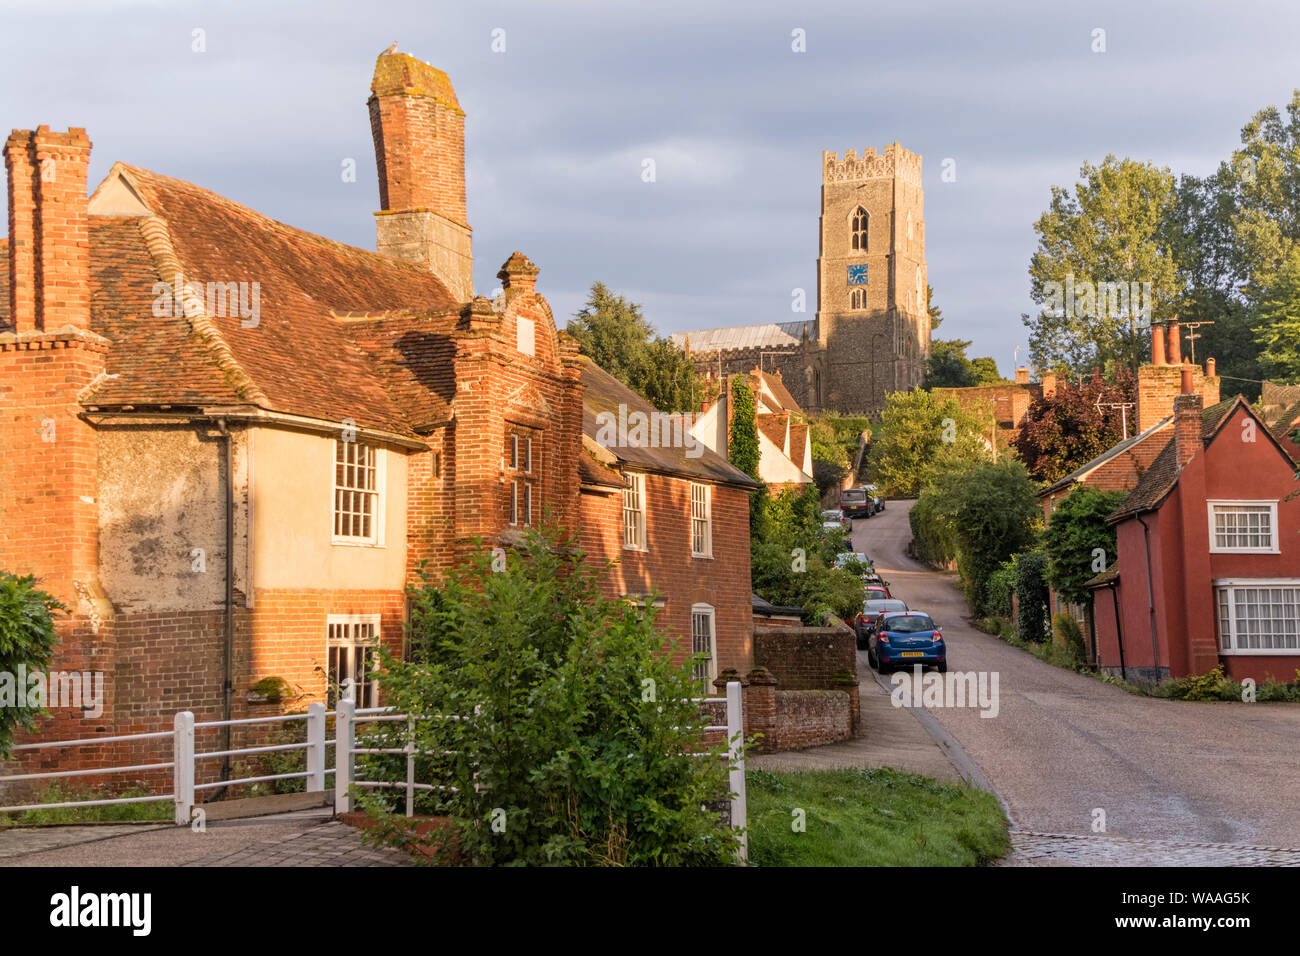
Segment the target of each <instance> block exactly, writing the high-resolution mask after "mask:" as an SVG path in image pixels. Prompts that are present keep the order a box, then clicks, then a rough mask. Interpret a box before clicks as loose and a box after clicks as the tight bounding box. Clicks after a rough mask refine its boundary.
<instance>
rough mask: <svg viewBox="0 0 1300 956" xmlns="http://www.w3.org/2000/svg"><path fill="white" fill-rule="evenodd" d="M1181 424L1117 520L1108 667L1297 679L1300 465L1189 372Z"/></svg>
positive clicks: (1105, 653)
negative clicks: (1212, 401)
mask: <svg viewBox="0 0 1300 956" xmlns="http://www.w3.org/2000/svg"><path fill="white" fill-rule="evenodd" d="M1180 390H1181V391H1180V394H1179V395H1178V396H1177V398H1176V400H1175V409H1174V420H1173V427H1172V434H1171V436H1170V437H1169V438H1168V440H1167V441H1166V442H1165V444H1164V446H1163V448H1162V449H1161V451H1160V453H1159V454H1158V455H1157V456H1156V458H1155V460H1154V461H1153V462H1152V464H1151V466H1150V467H1149V468H1148V469H1147V470H1146V471H1145V473H1144V474H1143V475H1142V477H1141V478H1140V479H1139V480H1138V482H1137V484H1136V486H1135V487H1134V488H1133V490H1132V491H1131V492H1130V494H1129V495H1128V497H1127V498H1126V499H1125V500H1124V501H1123V502H1122V503H1121V504H1120V505H1119V507H1118V508H1116V510H1115V511H1114V512H1113V513H1112V515H1111V516H1110V519H1109V520H1110V522H1111V523H1113V524H1114V525H1115V526H1116V537H1117V552H1118V555H1117V559H1116V561H1115V563H1114V564H1113V565H1112V567H1110V568H1109V569H1108V570H1107V571H1106V572H1104V573H1103V574H1100V575H1098V576H1097V577H1096V578H1094V579H1093V580H1092V582H1090V584H1091V586H1092V588H1093V608H1094V615H1095V619H1096V633H1097V655H1098V664H1099V666H1100V667H1101V669H1102V670H1103V671H1105V672H1106V673H1110V674H1115V675H1116V676H1120V675H1122V676H1124V677H1126V678H1127V679H1129V680H1134V681H1137V682H1144V683H1151V682H1155V681H1158V680H1162V679H1164V678H1167V677H1180V676H1184V675H1187V674H1200V673H1205V672H1206V671H1209V670H1211V669H1213V668H1214V667H1215V666H1216V665H1218V664H1220V663H1222V664H1223V665H1224V668H1225V670H1226V671H1227V673H1228V674H1230V675H1231V676H1233V677H1235V678H1237V679H1242V678H1245V677H1251V678H1254V679H1255V680H1256V681H1263V680H1265V679H1266V678H1268V677H1272V678H1274V679H1276V680H1281V681H1293V680H1295V671H1296V668H1297V666H1300V540H1298V539H1297V534H1296V532H1297V531H1298V530H1300V499H1297V498H1293V497H1291V496H1292V495H1293V494H1294V492H1295V490H1296V487H1297V486H1296V479H1295V471H1296V462H1295V459H1294V458H1293V457H1292V455H1291V453H1290V452H1289V451H1288V450H1287V448H1286V447H1284V445H1283V444H1282V443H1281V442H1279V441H1278V440H1277V438H1276V436H1274V435H1273V433H1272V432H1270V430H1269V429H1268V427H1267V425H1266V424H1265V422H1264V420H1263V418H1262V417H1261V416H1260V415H1259V414H1257V413H1256V411H1255V410H1254V409H1253V408H1252V407H1251V406H1250V404H1249V403H1248V402H1246V400H1245V399H1244V398H1242V397H1241V396H1240V395H1238V396H1236V397H1235V398H1233V399H1231V400H1229V401H1225V402H1221V403H1219V404H1217V405H1214V406H1212V407H1210V408H1205V407H1204V402H1203V399H1202V396H1201V395H1200V394H1198V392H1197V390H1196V383H1195V380H1194V369H1193V368H1192V367H1190V366H1185V367H1183V368H1182V369H1181V386H1180Z"/></svg>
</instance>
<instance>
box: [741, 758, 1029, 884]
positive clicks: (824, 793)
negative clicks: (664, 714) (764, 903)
mask: <svg viewBox="0 0 1300 956" xmlns="http://www.w3.org/2000/svg"><path fill="white" fill-rule="evenodd" d="M746 782H747V787H746V789H747V795H748V803H749V860H750V863H751V864H754V865H757V866H980V865H982V864H985V863H988V862H990V861H992V860H996V859H998V858H999V857H1001V856H1003V855H1004V854H1005V853H1006V852H1007V850H1008V848H1009V847H1010V842H1009V840H1008V837H1007V821H1006V818H1005V817H1004V816H1003V815H1002V808H1001V807H1000V806H999V805H998V801H997V798H996V797H994V796H993V795H992V794H990V793H985V792H984V791H983V790H977V789H975V788H973V787H965V786H954V785H951V784H946V783H941V782H940V781H938V780H932V779H930V778H929V777H922V776H918V775H917V774H910V773H900V772H898V771H896V770H889V769H866V770H809V771H790V772H769V771H763V770H751V771H749V773H748V774H747V775H746ZM798 810H802V811H803V821H804V825H805V830H804V832H796V831H795V830H794V828H793V825H794V824H795V822H796V820H797V819H798V818H799V815H798V814H796V812H795V811H798Z"/></svg>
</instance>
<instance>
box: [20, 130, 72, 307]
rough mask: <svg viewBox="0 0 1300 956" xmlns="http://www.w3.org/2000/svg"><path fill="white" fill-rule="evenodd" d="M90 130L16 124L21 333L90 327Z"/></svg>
mask: <svg viewBox="0 0 1300 956" xmlns="http://www.w3.org/2000/svg"><path fill="white" fill-rule="evenodd" d="M89 162H90V140H89V139H88V138H87V137H86V131H85V130H84V129H79V128H76V127H74V128H72V129H69V130H68V131H67V132H66V133H55V132H51V131H50V128H49V127H48V126H41V127H38V128H37V129H35V130H17V129H16V130H14V131H13V132H12V133H10V134H9V139H8V140H7V141H6V142H5V169H6V170H7V172H8V182H9V314H10V321H11V322H12V323H13V331H15V332H54V331H57V330H59V329H65V328H73V329H88V328H90V224H89V219H88V215H89V213H88V205H87V203H88V201H87V198H86V167H87V165H88V164H89Z"/></svg>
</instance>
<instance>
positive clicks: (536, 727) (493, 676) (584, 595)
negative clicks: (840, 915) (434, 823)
mask: <svg viewBox="0 0 1300 956" xmlns="http://www.w3.org/2000/svg"><path fill="white" fill-rule="evenodd" d="M572 545H573V542H572V541H569V540H564V539H561V538H560V537H559V536H558V535H557V534H556V533H554V532H550V531H548V532H546V533H541V532H537V531H532V532H529V534H528V535H527V537H526V539H525V541H524V543H523V544H522V545H520V546H519V547H517V548H515V549H513V550H511V551H510V552H509V553H507V554H506V556H505V567H504V570H498V571H496V572H494V571H493V568H492V554H491V551H490V550H488V549H487V548H483V549H482V550H480V551H479V552H478V553H477V555H476V556H474V557H472V558H470V559H469V560H468V561H467V562H465V563H464V564H462V565H460V566H459V567H458V568H457V569H455V571H453V573H452V574H451V575H450V576H449V577H448V578H447V580H446V581H444V582H443V583H442V584H441V586H440V587H434V586H432V585H430V584H427V583H426V584H425V585H424V586H423V587H421V588H416V589H413V590H412V593H411V599H412V604H413V607H412V627H411V645H412V660H411V661H410V662H405V661H401V660H397V659H395V658H394V657H393V656H392V655H391V654H388V653H382V657H383V667H384V673H383V676H382V678H381V688H382V690H383V693H384V699H385V700H386V701H387V702H388V703H391V704H393V705H394V706H396V707H397V709H398V710H399V711H401V712H406V713H412V714H415V715H418V716H419V717H422V718H425V719H419V720H417V721H416V724H415V726H416V728H417V731H416V745H417V746H418V747H419V749H420V750H422V751H427V752H429V753H431V754H433V755H435V756H433V757H430V758H429V760H428V762H427V763H426V764H425V765H424V769H426V770H427V772H428V773H429V774H431V775H432V777H433V779H432V780H431V781H430V782H434V783H440V784H443V785H447V786H450V787H454V788H455V789H454V790H448V791H445V792H444V794H443V807H444V810H445V813H446V814H447V815H448V816H449V817H450V819H451V831H452V833H453V834H454V837H455V839H456V841H457V844H458V846H459V848H460V852H461V854H462V855H463V856H464V858H466V859H467V860H469V861H471V862H473V863H477V864H498V865H499V864H527V865H544V864H570V865H573V864H577V865H583V864H595V865H632V866H646V865H674V866H682V865H721V864H727V863H730V862H731V861H732V859H733V854H734V852H735V849H736V840H737V838H736V835H735V833H734V831H732V830H731V829H730V828H729V827H727V826H725V825H724V824H723V823H722V822H721V820H720V818H719V816H718V814H717V813H716V812H715V811H714V810H712V809H709V807H710V806H711V805H713V806H716V805H717V804H718V803H719V802H721V801H723V800H725V799H726V794H727V789H728V788H727V776H726V769H727V762H726V759H725V756H722V755H721V751H720V750H718V749H717V748H712V749H711V748H708V747H705V746H704V744H703V727H704V726H705V725H706V724H707V723H711V722H712V720H710V719H708V718H707V717H706V716H704V715H702V714H701V713H700V711H699V708H698V705H696V704H694V703H691V701H690V700H689V698H690V697H692V696H694V695H698V694H699V692H700V690H701V687H700V685H699V682H698V681H695V680H694V679H693V678H692V664H693V661H692V660H689V659H688V660H687V661H685V662H684V663H681V664H674V663H673V662H672V659H671V653H672V651H673V650H674V646H675V641H672V640H670V639H668V638H666V637H665V635H664V633H663V632H662V631H661V630H660V629H659V626H658V625H657V623H656V620H655V609H654V607H653V603H652V602H647V604H646V605H645V606H641V605H638V604H633V603H632V602H630V601H626V600H612V599H609V598H606V597H605V596H604V595H603V594H602V592H601V589H600V581H601V575H600V573H599V572H597V571H596V570H594V569H593V568H591V567H589V566H588V565H587V564H586V563H585V561H584V558H583V555H582V553H581V552H580V551H578V550H575V549H574V548H573V547H572ZM708 690H709V693H710V695H711V694H712V693H713V689H712V688H708ZM447 715H461V716H462V717H463V718H464V719H459V720H457V719H448V717H447ZM392 730H393V728H391V727H389V728H388V732H389V733H392ZM381 732H382V731H381ZM368 739H370V738H368ZM380 739H381V740H382V738H380ZM366 745H368V746H376V745H377V743H368V744H366ZM378 745H379V746H384V745H385V744H383V743H378ZM387 745H388V746H392V744H391V743H389V744H387ZM701 753H706V754H709V755H710V756H708V757H701V756H699V754H701ZM368 772H373V771H368ZM403 778H404V774H402V775H401V776H400V777H396V779H403ZM422 779H425V780H429V776H423V777H422ZM361 799H362V802H363V805H367V806H368V807H369V808H370V809H372V810H374V811H376V812H379V811H380V808H382V807H383V806H384V805H386V800H385V798H384V797H383V796H382V795H379V794H368V795H363V797H362V798H361Z"/></svg>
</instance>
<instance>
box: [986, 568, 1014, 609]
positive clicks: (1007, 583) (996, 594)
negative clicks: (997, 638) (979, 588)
mask: <svg viewBox="0 0 1300 956" xmlns="http://www.w3.org/2000/svg"><path fill="white" fill-rule="evenodd" d="M1015 593H1016V557H1015V555H1012V556H1011V559H1010V560H1008V561H1004V562H1002V564H1001V565H999V566H998V569H997V570H996V571H994V572H993V573H992V574H990V575H989V579H988V582H987V583H986V584H985V586H984V609H985V610H986V611H987V612H988V614H989V615H991V616H993V617H999V618H1006V619H1008V620H1010V618H1011V612H1012V600H1011V598H1012V595H1014V594H1015Z"/></svg>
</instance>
